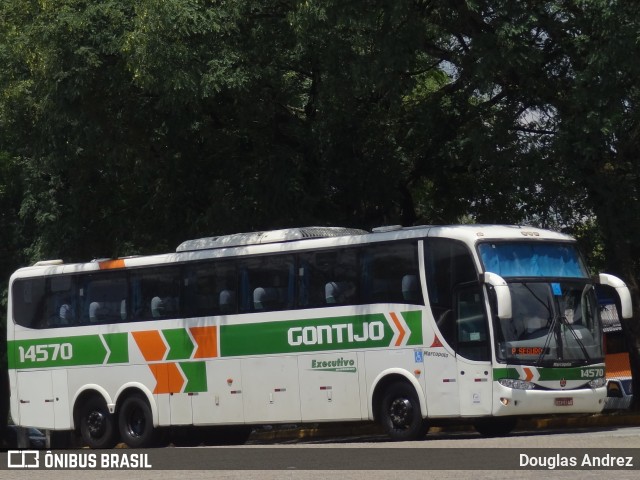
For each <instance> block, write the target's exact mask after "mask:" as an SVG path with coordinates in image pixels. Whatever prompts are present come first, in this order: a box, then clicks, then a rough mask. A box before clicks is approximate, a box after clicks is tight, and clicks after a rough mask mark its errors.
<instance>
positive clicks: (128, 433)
mask: <svg viewBox="0 0 640 480" xmlns="http://www.w3.org/2000/svg"><path fill="white" fill-rule="evenodd" d="M118 427H119V429H120V436H121V437H122V441H123V442H124V443H126V444H127V445H128V446H129V447H131V448H147V447H152V446H153V445H154V442H155V440H156V438H155V437H156V429H155V427H154V426H153V416H152V414H151V407H149V403H148V402H147V399H146V398H144V397H143V396H142V395H139V394H136V395H131V396H130V397H129V398H127V399H126V400H125V401H124V402H123V403H122V407H120V411H119V414H118Z"/></svg>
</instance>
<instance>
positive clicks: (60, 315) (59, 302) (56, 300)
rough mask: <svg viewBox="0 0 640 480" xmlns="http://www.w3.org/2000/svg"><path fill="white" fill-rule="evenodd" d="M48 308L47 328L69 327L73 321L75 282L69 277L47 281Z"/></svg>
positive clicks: (74, 320) (52, 278)
mask: <svg viewBox="0 0 640 480" xmlns="http://www.w3.org/2000/svg"><path fill="white" fill-rule="evenodd" d="M47 283H48V291H49V298H48V307H47V327H52V328H55V327H70V326H73V325H74V324H75V323H76V319H75V313H76V308H75V303H76V296H75V288H74V286H75V282H74V281H73V277H71V276H70V275H56V276H52V277H50V278H49V279H48V280H47Z"/></svg>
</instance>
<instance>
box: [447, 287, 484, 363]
mask: <svg viewBox="0 0 640 480" xmlns="http://www.w3.org/2000/svg"><path fill="white" fill-rule="evenodd" d="M455 307H456V337H457V352H458V354H460V355H461V356H463V357H465V358H468V359H470V360H490V356H489V351H490V350H489V335H488V331H487V317H486V315H485V310H484V297H483V295H482V289H481V287H480V285H470V286H467V287H463V288H459V289H456V301H455Z"/></svg>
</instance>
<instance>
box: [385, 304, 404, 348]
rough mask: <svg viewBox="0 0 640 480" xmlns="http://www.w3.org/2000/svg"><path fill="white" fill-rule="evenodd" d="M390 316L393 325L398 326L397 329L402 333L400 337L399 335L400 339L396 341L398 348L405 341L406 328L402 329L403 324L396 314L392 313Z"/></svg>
mask: <svg viewBox="0 0 640 480" xmlns="http://www.w3.org/2000/svg"><path fill="white" fill-rule="evenodd" d="M389 315H391V320H393V323H395V324H396V327H397V328H398V330H399V331H400V335H398V339H397V340H396V347H399V346H400V345H402V340H403V339H404V336H405V334H406V333H407V332H406V331H405V330H404V328H402V324H401V323H400V320H399V319H398V316H397V315H396V314H395V313H394V312H391V313H390V314H389Z"/></svg>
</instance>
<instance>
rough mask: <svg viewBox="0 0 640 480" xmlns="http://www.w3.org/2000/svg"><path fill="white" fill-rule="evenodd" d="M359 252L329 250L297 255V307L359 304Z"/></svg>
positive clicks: (352, 250) (353, 250)
mask: <svg viewBox="0 0 640 480" xmlns="http://www.w3.org/2000/svg"><path fill="white" fill-rule="evenodd" d="M358 270H359V264H358V251H357V250H356V249H344V250H329V251H321V252H309V253H302V254H300V272H299V273H300V300H299V303H300V306H301V307H305V308H314V307H327V306H335V305H350V304H355V303H358V286H359V283H360V282H359V275H358Z"/></svg>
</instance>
